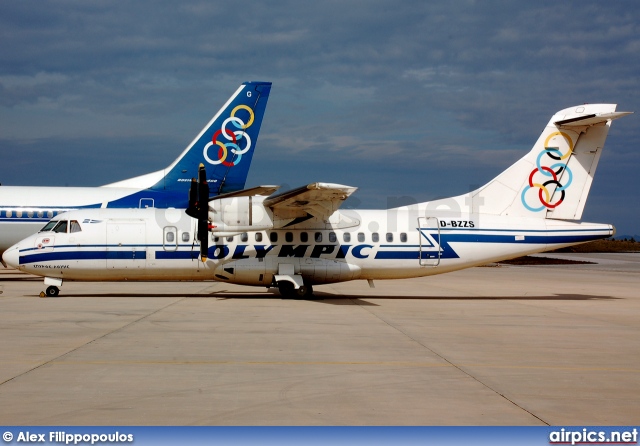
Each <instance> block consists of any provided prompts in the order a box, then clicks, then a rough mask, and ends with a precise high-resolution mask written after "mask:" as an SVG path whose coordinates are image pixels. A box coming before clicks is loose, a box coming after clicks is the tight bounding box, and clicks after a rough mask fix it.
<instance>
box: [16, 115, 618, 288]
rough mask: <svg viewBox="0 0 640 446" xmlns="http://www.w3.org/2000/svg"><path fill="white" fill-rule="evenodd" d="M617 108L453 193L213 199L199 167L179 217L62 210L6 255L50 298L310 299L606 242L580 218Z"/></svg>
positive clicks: (255, 193) (265, 193)
mask: <svg viewBox="0 0 640 446" xmlns="http://www.w3.org/2000/svg"><path fill="white" fill-rule="evenodd" d="M615 109H616V106H615V105H612V104H591V105H581V106H576V107H571V108H567V109H565V110H562V111H559V112H558V113H556V114H555V115H553V117H552V118H551V120H550V121H549V123H548V124H547V126H546V127H545V129H544V130H543V132H542V134H541V135H540V137H539V138H538V140H537V142H536V143H535V144H534V146H533V148H532V149H531V151H530V152H529V153H527V154H526V155H525V156H524V157H523V158H521V159H520V160H519V161H517V162H516V163H515V164H513V165H512V166H511V167H509V168H508V169H506V170H505V171H504V172H502V173H501V174H500V175H498V176H497V177H496V178H494V179H493V180H491V181H489V182H488V183H487V184H485V185H484V186H482V187H480V188H479V189H477V190H474V191H472V192H469V193H466V194H463V195H459V196H456V197H452V198H446V199H441V200H435V201H430V202H425V203H419V204H416V205H412V206H403V207H398V208H393V209H387V210H358V211H355V210H342V209H339V208H340V205H341V204H342V202H343V201H344V200H345V199H346V198H347V197H348V196H349V195H351V194H352V193H353V192H355V190H356V188H355V187H349V186H343V185H340V184H330V183H313V184H309V185H307V186H304V187H301V188H298V189H294V190H291V191H287V192H284V193H280V194H276V195H273V193H274V192H275V191H276V189H277V186H259V187H255V188H252V189H246V190H243V191H237V192H231V193H227V194H222V195H219V196H217V197H214V198H210V197H209V190H208V184H207V181H206V174H205V173H204V170H205V167H204V165H203V166H201V167H200V171H199V174H198V181H196V180H195V179H194V180H192V187H191V190H190V194H189V197H190V198H189V207H188V209H187V212H186V213H185V212H183V211H181V210H178V209H131V210H124V209H83V210H78V211H72V212H68V213H65V214H62V215H59V216H57V217H56V218H54V219H53V220H51V221H50V222H49V223H48V224H47V225H46V226H45V227H44V228H43V229H42V230H41V231H40V232H39V233H38V234H36V235H33V236H31V237H28V238H26V239H25V240H22V241H21V242H19V243H17V244H16V245H14V246H13V247H11V248H10V249H9V250H7V251H6V252H5V253H4V260H5V261H6V262H7V263H8V264H9V265H11V266H13V267H15V268H18V269H20V270H22V271H25V272H28V273H32V274H37V275H40V276H44V277H45V284H46V285H49V287H48V288H47V292H46V293H47V294H48V295H51V296H55V295H58V293H59V288H58V287H59V286H61V285H62V283H63V281H68V280H82V281H109V280H111V281H121V280H146V281H151V280H154V281H155V280H216V281H222V282H229V283H235V284H242V285H253V286H264V287H278V288H279V290H280V292H281V294H283V295H284V296H288V297H300V298H304V297H310V296H311V294H312V292H313V288H312V287H313V286H315V285H320V284H326V283H334V282H341V281H347V280H356V279H364V280H368V281H369V284H370V285H371V286H372V285H373V280H378V279H401V278H409V277H418V276H428V275H432V274H442V273H446V272H450V271H456V270H460V269H463V268H468V267H472V266H476V265H482V264H485V263H488V262H495V261H499V260H504V259H509V258H514V257H518V256H522V255H525V254H531V253H536V252H542V251H547V250H552V249H556V248H561V247H565V246H570V245H574V244H578V243H583V242H587V241H591V240H596V239H601V238H607V237H610V236H612V235H613V234H614V232H615V230H614V228H613V226H612V225H609V224H598V223H584V222H580V221H579V220H580V219H581V216H582V211H583V209H584V206H585V202H586V199H587V195H588V194H589V190H590V188H591V182H592V180H593V175H594V173H595V170H596V166H597V164H598V160H599V159H600V155H601V154H602V150H603V146H604V142H605V139H606V137H607V134H608V131H609V128H610V126H611V122H612V121H613V120H614V119H617V118H620V117H622V116H625V115H627V114H629V113H627V112H616V111H615ZM186 214H188V215H186Z"/></svg>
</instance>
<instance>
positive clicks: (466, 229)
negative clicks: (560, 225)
mask: <svg viewBox="0 0 640 446" xmlns="http://www.w3.org/2000/svg"><path fill="white" fill-rule="evenodd" d="M420 229H422V230H424V231H433V230H434V229H435V228H420ZM440 231H441V232H442V231H466V232H472V233H475V232H515V233H518V234H522V233H523V232H538V233H539V232H545V233H554V232H609V231H611V230H610V229H609V228H596V229H585V228H583V229H488V228H440Z"/></svg>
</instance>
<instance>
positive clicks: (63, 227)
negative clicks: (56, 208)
mask: <svg viewBox="0 0 640 446" xmlns="http://www.w3.org/2000/svg"><path fill="white" fill-rule="evenodd" d="M67 226H68V221H67V220H61V221H60V222H58V224H57V225H56V226H55V228H53V232H63V233H64V232H67Z"/></svg>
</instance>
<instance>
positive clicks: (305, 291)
mask: <svg viewBox="0 0 640 446" xmlns="http://www.w3.org/2000/svg"><path fill="white" fill-rule="evenodd" d="M278 291H280V294H281V295H282V297H286V298H288V299H311V298H312V297H313V287H312V286H311V285H306V284H305V285H302V286H301V287H300V288H298V289H296V288H295V287H294V285H293V283H291V282H289V281H287V280H281V281H280V282H278Z"/></svg>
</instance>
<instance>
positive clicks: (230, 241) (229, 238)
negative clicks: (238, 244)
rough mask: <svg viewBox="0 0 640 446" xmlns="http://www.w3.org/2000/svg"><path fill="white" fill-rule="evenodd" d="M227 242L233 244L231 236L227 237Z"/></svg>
mask: <svg viewBox="0 0 640 446" xmlns="http://www.w3.org/2000/svg"><path fill="white" fill-rule="evenodd" d="M227 242H228V243H233V235H230V236H229V237H227Z"/></svg>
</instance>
